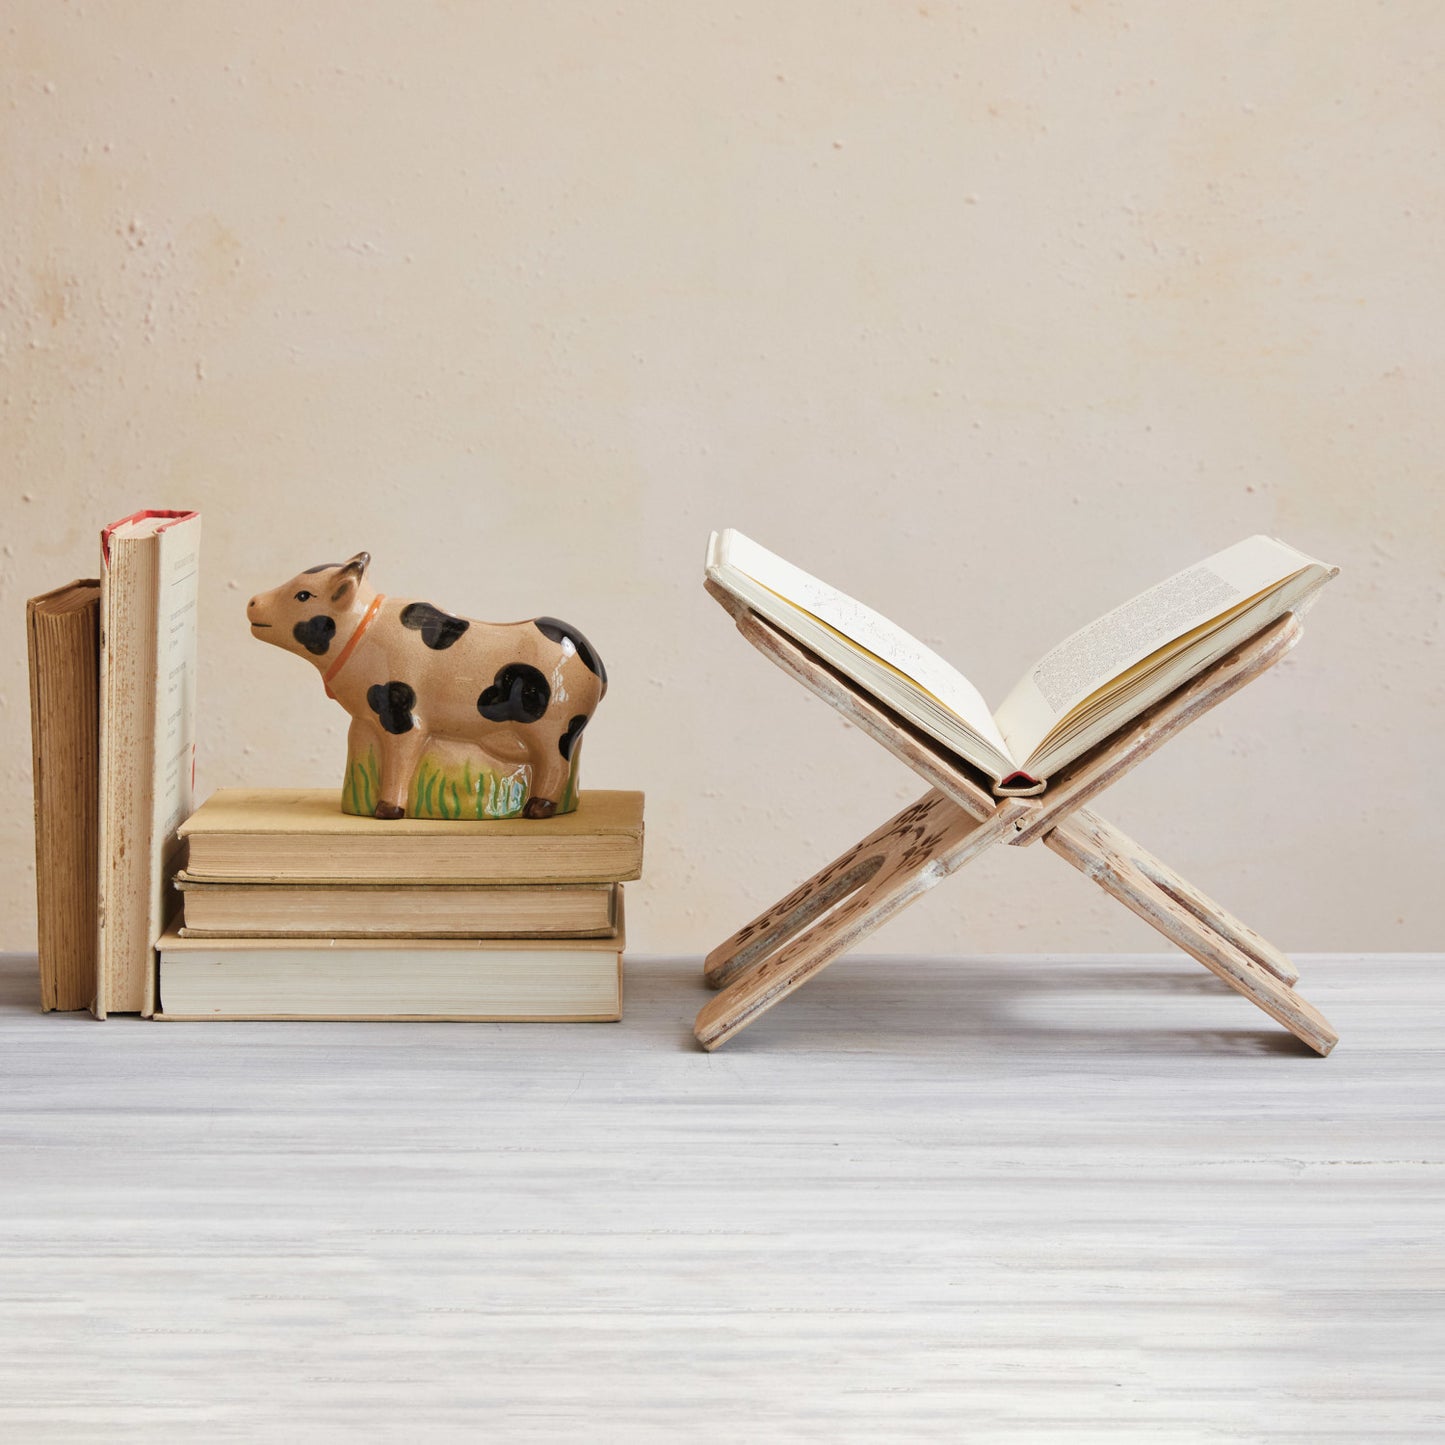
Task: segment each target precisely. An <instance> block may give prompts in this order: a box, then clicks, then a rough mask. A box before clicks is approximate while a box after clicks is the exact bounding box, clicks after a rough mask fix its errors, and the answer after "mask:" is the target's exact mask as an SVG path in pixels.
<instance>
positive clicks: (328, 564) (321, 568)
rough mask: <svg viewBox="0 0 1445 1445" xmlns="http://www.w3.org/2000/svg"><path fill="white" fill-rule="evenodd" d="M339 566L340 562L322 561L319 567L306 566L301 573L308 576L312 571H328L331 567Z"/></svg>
mask: <svg viewBox="0 0 1445 1445" xmlns="http://www.w3.org/2000/svg"><path fill="white" fill-rule="evenodd" d="M339 566H341V563H340V562H323V563H322V564H321V565H320V566H319V567H308V568H307V569H306V570H305V571H304V572H303V573H302V574H301V575H302V576H303V577H309V576H310V575H311V574H312V573H313V572H329V571H331V569H332V568H333V567H339Z"/></svg>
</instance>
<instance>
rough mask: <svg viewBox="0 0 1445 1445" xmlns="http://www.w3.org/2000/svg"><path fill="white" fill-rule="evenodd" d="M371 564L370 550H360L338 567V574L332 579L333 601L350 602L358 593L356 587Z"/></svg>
mask: <svg viewBox="0 0 1445 1445" xmlns="http://www.w3.org/2000/svg"><path fill="white" fill-rule="evenodd" d="M370 565H371V553H370V552H358V553H357V554H356V556H354V557H352V558H350V559H348V560H347V561H345V562H343V563H342V564H341V566H339V567H338V568H337V569H336V575H335V576H334V577H333V578H332V579H331V587H332V591H331V600H332V601H333V602H343V603H344V602H350V601H351V599H352V598H353V597H354V596H355V595H356V588H357V586H358V584H359V583H360V582H361V579H362V578H363V577H364V576H365V575H366V569H367V568H368V567H369V566H370Z"/></svg>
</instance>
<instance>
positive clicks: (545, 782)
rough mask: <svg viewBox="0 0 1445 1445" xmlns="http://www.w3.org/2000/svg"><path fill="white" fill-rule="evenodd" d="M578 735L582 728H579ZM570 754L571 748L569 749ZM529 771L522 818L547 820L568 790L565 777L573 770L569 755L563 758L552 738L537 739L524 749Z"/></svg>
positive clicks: (556, 742)
mask: <svg viewBox="0 0 1445 1445" xmlns="http://www.w3.org/2000/svg"><path fill="white" fill-rule="evenodd" d="M578 731H579V732H580V731H581V729H580V728H579V729H578ZM569 752H570V749H569ZM527 761H528V763H529V764H530V765H531V769H532V784H531V787H530V788H528V790H527V802H526V806H525V807H523V809H522V816H523V817H524V818H550V817H551V816H552V814H553V813H555V812H556V811H557V805H558V804H559V803H560V802H561V801H562V794H563V791H564V790H565V789H566V787H567V774H568V773H570V772H571V771H572V760H571V758H570V756H564V755H563V753H562V749H561V747H560V745H559V743H558V741H557V739H556V738H555V737H551V738H548V739H547V740H546V741H545V742H544V741H541V740H538V741H537V742H536V743H535V744H534V745H533V746H531V747H529V748H528V750H527Z"/></svg>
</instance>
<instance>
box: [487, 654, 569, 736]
mask: <svg viewBox="0 0 1445 1445" xmlns="http://www.w3.org/2000/svg"><path fill="white" fill-rule="evenodd" d="M551 699H552V689H551V688H549V687H548V686H547V679H546V678H545V677H543V676H542V674H541V673H540V672H538V671H537V669H536V668H535V667H528V666H527V664H526V663H525V662H509V663H508V664H507V665H506V666H505V667H504V668H501V669H500V670H499V671H498V673H497V676H496V678H495V679H494V680H493V682H492V685H491V686H490V687H489V688H488V689H487V690H486V691H485V692H484V693H483V694H482V695H481V696H480V697H479V698H478V699H477V711H478V712H479V713H481V715H482V716H483V717H484V718H486V719H487V721H488V722H524V723H534V722H536V721H537V719H538V718H539V717H541V716H542V714H543V713H544V712H546V711H547V704H548V703H549V702H550V701H551Z"/></svg>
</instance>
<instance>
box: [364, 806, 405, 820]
mask: <svg viewBox="0 0 1445 1445" xmlns="http://www.w3.org/2000/svg"><path fill="white" fill-rule="evenodd" d="M372 816H373V817H376V818H404V817H406V809H405V808H398V807H397V806H396V804H395V803H378V804H377V805H376V808H375V811H374V812H373V814H372Z"/></svg>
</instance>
